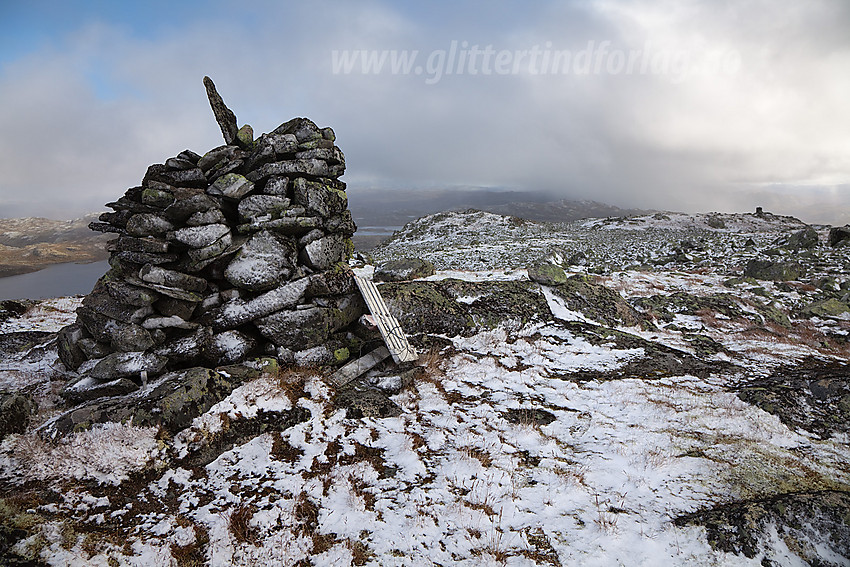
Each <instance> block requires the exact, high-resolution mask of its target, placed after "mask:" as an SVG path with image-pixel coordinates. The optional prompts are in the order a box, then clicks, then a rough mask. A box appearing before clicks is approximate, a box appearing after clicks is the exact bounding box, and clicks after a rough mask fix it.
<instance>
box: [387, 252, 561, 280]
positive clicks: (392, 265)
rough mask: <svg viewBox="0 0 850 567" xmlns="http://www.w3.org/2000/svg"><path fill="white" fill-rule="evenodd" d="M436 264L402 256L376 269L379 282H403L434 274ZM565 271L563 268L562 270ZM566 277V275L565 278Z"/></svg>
mask: <svg viewBox="0 0 850 567" xmlns="http://www.w3.org/2000/svg"><path fill="white" fill-rule="evenodd" d="M434 272H435V270H434V264H432V263H431V262H429V261H428V260H423V259H422V258H400V259H398V260H390V261H388V262H384V263H383V264H381V265H380V266H378V267H377V268H376V269H375V275H374V278H373V279H374V280H375V281H377V282H401V281H409V280H415V279H417V278H427V277H428V276H433V275H434ZM561 272H563V270H561ZM564 279H566V277H565V278H564Z"/></svg>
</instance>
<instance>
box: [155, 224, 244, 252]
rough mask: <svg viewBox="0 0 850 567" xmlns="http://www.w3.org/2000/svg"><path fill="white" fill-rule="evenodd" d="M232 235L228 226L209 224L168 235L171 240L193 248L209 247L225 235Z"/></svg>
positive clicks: (183, 229) (188, 227) (182, 229)
mask: <svg viewBox="0 0 850 567" xmlns="http://www.w3.org/2000/svg"><path fill="white" fill-rule="evenodd" d="M229 233H230V227H228V226H227V225H226V224H207V225H203V226H187V227H185V228H181V229H178V230H175V231H174V232H170V233H168V239H169V240H176V241H177V242H179V243H181V244H185V245H186V246H189V247H191V248H203V247H205V246H209V245H210V244H212V243H213V242H215V241H216V240H218V239H220V238H221V237H222V236H224V235H225V234H229Z"/></svg>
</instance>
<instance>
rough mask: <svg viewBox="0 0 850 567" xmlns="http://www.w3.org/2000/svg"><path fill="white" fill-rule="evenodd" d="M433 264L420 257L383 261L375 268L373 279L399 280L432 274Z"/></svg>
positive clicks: (384, 280) (381, 280) (425, 276)
mask: <svg viewBox="0 0 850 567" xmlns="http://www.w3.org/2000/svg"><path fill="white" fill-rule="evenodd" d="M435 272H436V270H435V269H434V264H432V263H431V262H429V261H428V260H423V259H422V258H400V259H398V260H390V261H388V262H384V263H383V264H381V265H380V266H378V267H377V268H376V269H375V275H374V280H375V281H379V282H401V281H409V280H415V279H418V278H427V277H428V276H433V275H434V273H435Z"/></svg>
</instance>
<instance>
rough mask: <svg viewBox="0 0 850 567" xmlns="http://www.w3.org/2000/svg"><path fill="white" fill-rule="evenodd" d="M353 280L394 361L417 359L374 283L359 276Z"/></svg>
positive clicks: (417, 356)
mask: <svg viewBox="0 0 850 567" xmlns="http://www.w3.org/2000/svg"><path fill="white" fill-rule="evenodd" d="M354 281H355V282H356V283H357V288H358V289H359V290H360V294H361V295H362V296H363V299H365V300H366V305H367V307H369V312H370V313H371V314H372V318H373V319H374V320H375V324H376V325H377V326H378V330H379V331H380V332H381V336H382V337H383V338H384V342H385V343H386V345H387V348H388V349H390V354H391V355H392V357H393V360H394V361H395V363H396V364H400V363H402V362H414V361H416V360H418V359H419V355H418V354H416V349H414V348H413V347H412V346H410V343H409V342H408V341H407V336H405V334H404V331H403V330H402V328H401V325H400V324H399V322H398V319H396V318H395V317H393V315H392V314H391V313H390V310H389V309H387V304H386V303H384V298H383V297H381V294H380V293H378V288H376V287H375V284H373V283H372V282H371V280H367V279H366V278H362V277H360V276H354Z"/></svg>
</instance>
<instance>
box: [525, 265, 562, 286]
mask: <svg viewBox="0 0 850 567" xmlns="http://www.w3.org/2000/svg"><path fill="white" fill-rule="evenodd" d="M528 279H530V280H531V281H533V282H537V283H539V284H542V285H561V284H563V283H566V281H567V273H566V272H565V271H564V269H563V268H561V267H560V266H556V265H555V264H549V263H542V264H534V265H533V266H529V267H528Z"/></svg>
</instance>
